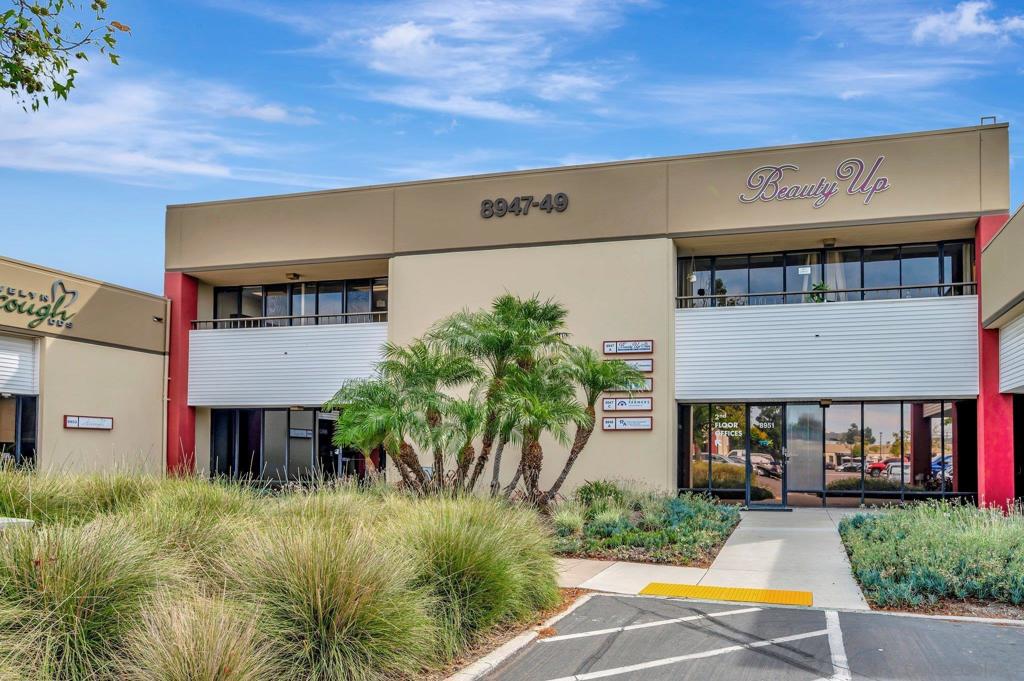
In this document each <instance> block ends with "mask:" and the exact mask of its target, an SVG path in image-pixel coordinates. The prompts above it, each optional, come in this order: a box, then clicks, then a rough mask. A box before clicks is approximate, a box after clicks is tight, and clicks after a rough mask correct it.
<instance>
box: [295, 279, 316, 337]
mask: <svg viewBox="0 0 1024 681" xmlns="http://www.w3.org/2000/svg"><path fill="white" fill-rule="evenodd" d="M292 316H293V317H299V319H293V320H292V325H293V326H304V325H309V324H316V284H311V283H302V284H292Z"/></svg>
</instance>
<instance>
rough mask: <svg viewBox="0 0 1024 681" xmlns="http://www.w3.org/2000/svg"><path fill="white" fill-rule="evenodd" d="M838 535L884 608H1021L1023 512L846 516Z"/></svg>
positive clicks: (924, 510)
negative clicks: (977, 603)
mask: <svg viewBox="0 0 1024 681" xmlns="http://www.w3.org/2000/svg"><path fill="white" fill-rule="evenodd" d="M839 532H840V534H841V536H842V538H843V542H844V544H845V545H846V550H847V553H848V554H849V556H850V564H851V566H852V568H853V573H854V576H855V577H856V578H857V580H858V581H859V582H860V584H861V586H862V588H863V589H864V593H865V596H867V598H868V600H869V601H871V602H872V603H874V604H876V605H879V606H883V607H885V606H893V607H908V606H909V607H915V606H920V605H924V604H934V603H936V602H938V601H940V600H942V599H958V600H962V599H978V600H982V601H996V602H1003V603H1010V604H1013V605H1021V604H1024V515H1022V514H1021V510H1020V508H1015V509H1012V510H1011V512H1009V513H1007V514H1004V513H1003V512H1002V511H1000V510H998V509H978V508H976V507H974V506H970V505H967V504H962V503H955V502H925V503H920V504H915V505H913V506H911V507H908V508H904V509H898V510H892V511H889V512H886V513H880V514H877V515H866V514H863V515H856V516H852V517H850V518H845V519H844V520H843V521H842V522H841V523H840V525H839Z"/></svg>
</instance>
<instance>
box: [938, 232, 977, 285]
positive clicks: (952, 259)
mask: <svg viewBox="0 0 1024 681" xmlns="http://www.w3.org/2000/svg"><path fill="white" fill-rule="evenodd" d="M970 281H974V248H972V245H971V244H970V243H968V242H962V241H961V242H956V243H948V244H943V245H942V283H944V284H960V283H963V282H970ZM973 293H974V287H973V286H943V287H942V295H944V296H962V295H965V294H967V295H970V294H973Z"/></svg>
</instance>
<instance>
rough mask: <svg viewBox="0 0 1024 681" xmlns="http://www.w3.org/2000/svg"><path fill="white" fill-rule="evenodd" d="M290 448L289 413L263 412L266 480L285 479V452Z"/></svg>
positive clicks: (282, 411) (268, 410) (281, 410)
mask: <svg viewBox="0 0 1024 681" xmlns="http://www.w3.org/2000/svg"><path fill="white" fill-rule="evenodd" d="M287 448H288V412H287V411H284V410H283V409H267V410H266V411H264V412H263V475H262V477H263V478H264V479H265V480H284V479H285V473H286V470H285V452H286V451H287Z"/></svg>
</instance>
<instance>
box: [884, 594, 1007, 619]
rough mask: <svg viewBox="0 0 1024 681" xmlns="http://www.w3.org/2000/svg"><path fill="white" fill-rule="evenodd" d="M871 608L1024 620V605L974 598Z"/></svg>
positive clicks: (923, 613)
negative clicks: (900, 606)
mask: <svg viewBox="0 0 1024 681" xmlns="http://www.w3.org/2000/svg"><path fill="white" fill-rule="evenodd" d="M871 609H872V610H879V611H881V612H906V613H911V614H914V615H951V616H954V617H989V618H993V619H1003V620H1021V621H1024V606H1019V605H1012V604H1010V603H997V602H993V601H979V600H974V599H969V600H965V601H958V600H955V599H952V598H945V599H942V600H940V601H939V602H938V603H928V604H925V605H919V606H917V607H915V608H895V607H880V606H877V605H874V604H872V605H871Z"/></svg>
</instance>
